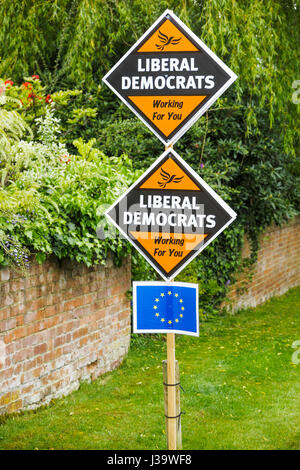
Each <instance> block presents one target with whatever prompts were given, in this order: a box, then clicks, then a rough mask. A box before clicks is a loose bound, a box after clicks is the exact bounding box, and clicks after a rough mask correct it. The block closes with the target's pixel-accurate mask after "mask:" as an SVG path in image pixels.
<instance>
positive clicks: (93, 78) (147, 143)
mask: <svg viewBox="0 0 300 470" xmlns="http://www.w3.org/2000/svg"><path fill="white" fill-rule="evenodd" d="M166 8H170V9H172V10H173V11H174V12H175V13H176V14H177V15H178V16H179V17H180V18H181V19H182V20H183V21H184V22H185V23H186V24H187V25H188V26H189V27H190V28H191V29H192V30H193V31H194V32H195V33H196V34H197V35H198V36H199V37H200V38H201V39H202V40H203V41H204V42H205V43H206V44H207V45H208V46H209V47H210V48H211V49H212V50H213V51H214V52H215V53H216V54H217V55H219V56H220V57H221V58H222V59H223V60H224V61H225V63H226V64H228V65H229V66H230V67H231V68H232V70H233V71H234V72H235V73H236V74H237V75H238V80H237V81H236V82H235V84H234V85H233V86H232V87H231V88H230V89H229V90H227V91H226V94H225V95H224V96H223V97H222V98H220V99H218V101H217V102H216V104H215V105H214V107H213V108H211V109H210V110H209V112H208V113H206V115H205V116H203V117H202V118H201V119H200V120H199V121H198V122H197V123H196V124H195V125H194V126H193V127H192V128H191V129H190V130H189V131H188V132H187V133H186V134H185V135H184V136H183V137H182V138H181V139H180V141H178V142H177V144H176V150H177V151H178V153H179V154H180V155H181V156H182V157H183V158H184V159H185V160H186V161H187V162H188V163H189V164H190V165H191V166H192V167H193V168H194V169H195V171H197V172H198V173H199V174H200V175H201V176H202V177H203V178H204V179H205V181H207V183H208V184H210V185H211V186H212V187H213V188H214V189H215V190H216V192H217V193H218V194H220V196H221V197H222V198H224V200H225V201H226V202H228V203H229V204H230V205H231V206H232V207H233V209H235V211H236V212H237V214H238V218H237V220H236V221H235V222H234V223H233V224H232V225H231V226H230V227H229V228H228V229H227V230H226V231H225V232H224V233H223V234H222V235H221V236H220V237H218V239H216V240H215V241H214V242H213V243H212V244H211V245H209V246H208V247H207V249H206V250H204V251H203V252H202V253H201V255H200V256H199V257H198V258H197V259H196V260H195V261H194V262H193V263H192V265H191V267H190V268H189V269H188V270H185V271H184V272H183V273H182V275H181V278H182V279H184V280H186V281H190V282H192V280H193V279H195V277H196V278H197V282H198V283H199V288H200V292H201V299H200V301H201V305H202V309H203V310H204V311H205V312H206V313H205V314H210V313H212V312H214V311H215V308H216V306H217V305H218V304H219V303H220V301H221V300H222V298H223V297H224V295H225V294H226V291H227V289H228V283H229V281H230V282H233V281H234V279H233V274H232V273H233V272H236V271H237V270H238V269H242V268H243V266H244V265H249V264H251V263H253V262H254V261H255V257H256V254H257V250H258V236H259V234H260V233H261V231H262V230H264V228H266V227H267V226H268V225H269V224H270V223H272V222H275V223H277V224H281V223H283V222H285V221H286V220H288V219H289V218H290V217H292V216H293V215H295V213H296V212H297V211H299V200H300V194H299V192H300V183H299V177H300V171H299V162H298V161H297V159H296V157H297V152H299V126H298V120H299V105H297V104H295V103H293V102H292V100H291V97H292V93H293V91H294V90H293V86H292V85H293V82H294V80H295V79H296V78H297V73H298V70H297V64H298V52H297V51H298V44H299V27H298V24H299V11H300V8H299V5H298V3H297V2H296V3H295V2H293V1H290V0H275V1H274V0H267V1H265V2H261V1H260V0H253V1H249V0H241V1H239V2H237V1H236V0H211V1H210V0H196V1H190V0H180V1H175V0H170V1H165V0H163V1H161V2H154V1H152V0H149V1H147V2H144V1H142V0H119V1H117V2H115V1H113V0H93V1H92V2H88V1H87V0H79V1H77V0H76V1H75V0H61V1H60V2H57V1H55V2H53V1H50V0H46V1H44V2H42V3H37V2H34V1H33V0H19V1H18V2H16V1H15V0H13V1H10V2H8V1H4V2H2V3H1V4H0V18H1V21H2V25H1V26H2V27H1V28H0V57H1V60H0V75H1V74H2V75H4V73H5V75H6V77H13V80H14V81H15V82H18V81H19V82H20V83H21V84H20V85H16V84H14V83H6V84H4V85H5V97H6V100H7V102H6V104H5V112H12V113H14V116H13V115H10V117H11V118H12V119H14V120H15V122H14V125H16V126H21V123H22V125H23V124H24V122H26V123H27V124H29V125H30V127H31V129H32V132H33V135H34V139H32V138H30V136H29V134H26V132H27V131H26V130H25V129H23V128H21V127H19V128H17V127H15V128H14V130H13V128H12V127H11V130H13V133H12V134H11V135H10V137H8V136H9V129H8V128H5V129H4V134H3V136H4V137H3V136H2V137H1V134H0V139H1V138H2V149H3V148H4V145H8V144H7V139H8V140H9V145H10V147H9V151H8V152H7V151H5V152H4V154H5V155H9V159H10V160H9V161H10V163H9V164H8V163H7V162H6V164H5V167H4V165H3V164H2V167H1V164H0V171H2V175H3V169H4V168H5V171H6V176H5V177H4V178H5V188H4V190H2V195H1V192H0V208H1V207H2V208H5V210H8V208H9V207H14V209H13V210H14V211H19V212H20V211H21V212H20V213H22V210H23V209H22V204H21V203H18V202H16V201H17V197H16V196H15V195H17V194H19V195H20V194H23V195H24V198H22V197H21V199H23V200H24V204H27V206H28V210H31V205H32V201H33V200H35V201H36V203H35V204H36V207H37V208H38V207H39V204H40V206H41V209H38V210H37V212H38V213H39V210H41V212H40V216H39V223H38V225H37V227H35V228H34V230H33V231H32V230H30V229H29V232H32V233H33V235H32V237H34V236H35V235H34V233H35V232H34V231H35V230H37V234H39V233H43V234H44V235H45V238H43V237H41V238H40V240H44V241H43V242H42V241H40V242H39V243H40V245H41V246H42V245H43V243H44V245H43V246H44V248H43V249H44V252H45V253H46V252H47V253H48V252H51V250H52V248H51V249H50V248H49V247H53V246H55V250H54V251H55V252H56V253H57V254H58V256H64V255H66V256H67V255H68V253H70V254H71V256H73V257H75V252H76V250H78V252H77V253H78V255H77V256H78V258H80V259H83V258H84V256H85V255H84V252H83V251H81V249H79V248H80V247H79V240H80V237H85V236H86V233H91V232H93V231H94V232H95V227H96V226H98V227H99V223H100V225H101V227H102V229H103V230H104V231H105V232H106V233H107V234H108V238H107V239H105V240H102V241H101V243H100V241H99V240H98V241H97V243H96V244H95V247H96V251H97V250H98V251H97V255H96V258H97V259H98V257H99V256H100V254H99V253H100V251H99V250H100V245H101V246H103V247H107V246H108V245H109V240H110V239H112V238H113V236H114V235H115V232H112V231H111V229H110V230H108V228H107V224H105V222H104V220H103V217H102V216H101V214H102V212H103V211H102V210H101V209H99V208H98V209H96V215H94V216H93V217H94V218H93V217H92V219H93V220H92V222H91V224H90V225H89V223H88V222H87V219H88V213H89V212H90V211H91V213H93V214H95V213H94V211H95V205H94V202H92V201H93V198H92V200H89V201H82V200H81V198H82V199H83V198H84V190H82V191H81V189H82V188H81V186H80V185H81V184H82V185H84V184H87V187H86V190H87V188H90V189H92V188H93V189H92V192H91V193H92V194H93V191H94V192H95V194H98V195H99V193H97V191H98V189H99V188H101V190H102V187H103V188H105V191H106V189H107V187H106V184H107V181H106V180H105V178H102V177H101V174H102V173H101V171H102V167H101V168H99V166H97V162H100V161H101V162H102V163H101V164H102V165H103V171H104V174H105V175H106V177H107V178H112V179H113V180H114V182H113V184H112V187H111V189H110V190H111V194H110V192H109V191H110V190H108V198H107V199H108V200H110V201H113V200H114V198H116V196H117V195H118V194H120V193H121V192H122V190H124V189H125V187H126V186H127V185H128V184H129V183H130V181H133V175H134V171H133V169H135V170H138V171H142V170H144V169H145V168H147V167H148V166H149V165H150V164H151V163H152V162H153V161H154V160H155V159H156V158H157V157H158V156H159V155H160V154H161V153H162V150H163V148H162V145H161V143H160V142H159V141H158V140H157V139H156V138H155V137H154V136H153V135H152V133H151V132H150V131H148V130H147V128H146V127H145V126H144V125H143V124H142V123H141V122H140V121H138V120H137V119H136V118H134V117H133V115H132V113H131V111H130V110H128V109H127V108H126V107H125V106H124V105H123V104H122V103H120V102H119V100H118V99H117V97H116V96H115V95H113V94H112V92H111V91H110V90H109V89H108V88H107V87H106V86H104V85H103V86H102V85H101V79H102V77H103V76H104V74H105V73H106V72H107V71H108V70H109V69H110V68H111V66H112V65H113V64H114V63H116V61H117V60H119V59H120V57H121V56H122V55H123V54H124V53H125V52H126V51H127V50H128V49H129V47H130V46H131V45H132V44H133V43H134V42H135V41H136V40H137V39H138V38H139V37H140V36H141V35H142V34H143V33H144V32H145V31H146V29H147V28H148V27H149V26H150V25H151V24H152V23H153V21H155V20H156V19H157V17H158V16H159V15H160V14H161V13H162V12H163V11H164V10H165V9H166ZM35 73H38V74H39V75H40V77H41V78H42V81H41V80H40V79H39V78H37V76H36V75H31V74H35ZM24 76H26V77H27V78H26V79H25V81H23V82H21V80H22V79H23V77H24ZM6 82H9V80H6ZM42 83H43V84H44V86H42ZM0 86H2V88H3V83H2V85H0ZM58 87H60V88H63V90H59V91H57V89H58ZM0 93H1V91H0ZM32 94H33V95H34V96H31V95H32ZM21 101H22V102H21ZM20 102H21V104H22V106H21V107H20ZM52 102H53V103H54V104H55V118H58V119H59V121H60V122H59V131H60V132H59V134H58V133H57V136H59V138H57V139H53V136H52V137H51V134H50V135H49V136H48V138H46V135H45V133H46V130H45V126H44V127H43V126H42V127H43V129H44V131H43V132H44V136H42V135H41V134H40V133H39V131H38V129H39V128H40V125H41V122H40V121H38V120H37V119H36V118H41V117H44V116H45V115H46V111H47V109H48V108H51V103H52ZM19 117H20V118H22V119H23V121H18V125H17V120H18V119H19ZM53 118H54V116H53ZM0 122H3V120H2V121H1V119H0ZM5 122H7V123H8V122H10V121H9V119H6V117H5ZM11 125H12V122H11ZM51 126H55V123H54V122H52V124H51V125H50V129H51ZM48 127H49V126H48ZM0 128H1V125H0ZM24 136H25V137H26V138H25V137H24ZM3 139H6V144H4V140H3ZM20 139H24V142H23V140H20ZM29 140H31V142H29ZM51 142H56V143H55V145H54V148H52V147H51ZM59 145H60V146H61V147H59ZM0 149H1V145H0ZM31 149H33V150H32V151H31ZM47 149H48V150H47ZM0 151H1V150H0ZM2 153H3V152H2ZM78 153H79V156H77V157H74V156H72V154H76V155H77V154H78ZM124 153H125V154H127V155H128V157H129V159H126V158H125V157H124V156H122V155H123V154H124ZM22 155H23V157H22ZM6 158H8V157H6ZM116 158H117V160H115V159H116ZM80 159H83V160H84V161H85V164H86V169H85V168H83V167H82V166H80V164H79V162H80ZM0 160H3V159H2V158H0ZM46 161H47V162H48V161H49V162H51V165H50V166H48V167H47V165H45V162H46ZM81 161H82V160H81ZM37 162H41V165H40V166H39V165H38V164H37ZM42 162H43V163H42ZM108 162H109V163H108ZM57 165H58V166H57ZM93 165H96V166H95V167H93ZM114 165H116V167H114ZM130 165H132V166H131V167H130ZM77 166H78V167H77ZM123 166H124V170H122V168H123ZM8 168H9V169H8ZM53 168H54V170H53V171H54V173H53V179H52V174H51V171H52V169H53ZM62 168H64V171H62ZM79 168H80V170H79ZM105 168H106V169H105ZM59 169H60V170H59ZM71 169H73V170H72V171H71ZM75 169H76V171H75ZM116 169H117V170H116ZM77 171H78V173H77ZM106 171H107V172H106ZM122 171H124V172H125V174H123V176H121V179H122V178H123V180H124V181H123V182H124V186H123V187H122V181H120V180H119V178H118V175H122ZM80 174H82V175H83V178H84V179H85V178H86V179H87V183H84V180H82V182H81V183H80V182H79V181H80ZM92 174H94V175H95V178H96V179H97V178H98V180H99V181H100V180H101V183H100V182H99V186H98V189H96V186H97V185H96V183H95V181H94V180H93V177H92ZM30 175H32V176H30ZM97 175H98V176H97ZM19 176H20V180H19V179H18V178H19ZM69 179H70V181H72V184H74V187H75V188H76V189H74V191H75V193H73V191H72V189H71V188H70V187H67V184H66V182H67V181H68V180H69ZM93 181H94V182H93ZM52 182H53V184H54V183H55V185H56V186H55V188H54V189H53V197H52V196H51V197H50V194H49V190H50V189H49V185H50V183H52ZM8 184H9V190H8V188H7V185H8ZM59 185H61V187H64V188H65V191H66V196H65V197H60V196H59V194H60V193H59V190H58V187H59ZM89 185H91V187H90V186H89ZM95 185H96V186H95ZM45 188H47V190H46V189H45ZM122 188H123V189H122ZM51 191H52V189H51ZM77 192H78V194H77ZM51 195H52V193H51ZM100 199H101V203H102V202H104V199H102V198H100ZM5 201H6V202H5ZM37 201H40V202H39V203H38V202H37ZM105 202H108V201H105ZM81 203H82V211H83V212H80V205H81ZM1 204H2V206H1ZM18 204H21V205H20V206H18ZM89 204H91V207H92V209H91V207H90V206H89ZM27 206H26V207H27ZM55 206H57V207H56V211H55V210H54V209H53V207H55ZM57 209H59V210H60V211H61V212H62V213H64V214H65V216H64V217H65V218H64V217H62V218H61V223H60V222H58V221H56V219H55V217H58V216H57ZM24 210H26V209H25V207H24ZM45 211H46V212H45ZM73 214H77V216H78V217H79V215H80V216H82V217H83V219H84V220H85V222H84V223H85V224H87V225H85V227H84V228H82V232H80V233H79V232H78V233H77V222H76V221H75V222H76V223H75V222H74V221H73V219H72V217H73ZM77 216H75V219H76V217H77ZM12 217H14V215H13V214H12ZM46 219H47V222H45V220H46ZM52 219H53V220H52ZM69 219H70V220H69ZM5 220H6V219H5ZM13 220H14V219H13ZM62 220H64V222H62ZM76 220H77V219H76ZM49 221H51V223H50V222H49ZM49 223H50V226H51V227H52V228H51V229H49V231H47V230H48V229H46V226H48V225H49ZM68 223H71V224H75V226H76V230H75V232H76V233H77V235H76V234H75V235H73V232H72V230H71V232H72V236H69V240H68V235H67V230H68ZM51 224H52V225H51ZM97 224H98V225H97ZM71 227H73V225H72V226H71ZM52 230H53V231H52ZM69 230H70V229H69ZM245 233H247V234H248V236H250V241H251V244H252V255H251V257H250V259H249V260H245V261H243V262H242V261H241V259H240V251H241V245H242V240H243V236H244V234H245ZM59 237H60V238H59ZM73 238H74V239H75V242H74V241H73ZM88 238H89V237H88ZM45 240H47V243H48V244H49V245H47V243H46V241H45ZM23 241H24V243H27V244H28V243H31V242H30V237H29V238H28V239H26V240H25V238H24V240H23ZM54 241H55V243H54ZM98 242H99V243H100V245H99V246H98ZM53 243H54V244H53ZM72 243H74V245H72ZM111 244H112V247H113V249H114V250H115V252H116V253H117V254H118V256H119V259H120V257H121V255H122V251H123V249H124V246H125V245H124V242H120V240H118V241H117V242H115V241H113V242H111ZM35 245H36V248H35V250H38V249H40V248H39V245H38V241H35ZM126 246H127V245H126ZM105 249H106V248H105ZM105 249H104V251H105ZM126 252H127V248H126V249H125V250H124V253H126ZM86 256H87V259H88V262H91V260H92V259H93V256H92V254H91V252H89V253H88V255H86ZM99 259H100V258H99ZM132 266H133V278H134V279H144V280H146V279H147V280H148V279H156V278H157V275H156V273H154V271H153V269H152V268H151V267H150V266H149V265H148V264H147V263H146V262H145V261H144V260H143V259H142V258H141V256H140V255H138V254H137V253H136V252H134V253H133V262H132Z"/></svg>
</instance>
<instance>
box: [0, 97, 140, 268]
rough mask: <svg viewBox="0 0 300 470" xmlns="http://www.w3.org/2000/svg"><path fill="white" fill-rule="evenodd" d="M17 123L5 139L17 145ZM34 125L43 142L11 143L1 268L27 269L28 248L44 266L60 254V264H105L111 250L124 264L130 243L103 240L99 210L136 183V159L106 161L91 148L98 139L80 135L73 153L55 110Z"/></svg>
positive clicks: (2, 199)
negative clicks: (63, 137)
mask: <svg viewBox="0 0 300 470" xmlns="http://www.w3.org/2000/svg"><path fill="white" fill-rule="evenodd" d="M9 113H14V111H9ZM19 119H20V120H21V121H20V122H23V120H22V118H21V117H19ZM17 123H18V121H17ZM13 124H14V123H13ZM13 124H11V125H10V126H9V127H8V126H6V128H7V129H8V131H7V134H8V135H9V136H12V137H11V138H14V140H15V141H17V139H18V138H20V137H21V136H22V135H21V134H20V133H19V134H18V132H17V131H16V130H15V129H17V130H18V126H17V125H13ZM35 126H36V135H37V139H38V140H33V141H25V140H19V141H18V142H17V143H16V144H14V145H11V152H10V153H11V155H12V158H11V159H10V160H9V161H8V160H7V159H6V160H7V161H6V162H5V164H6V168H8V170H7V172H6V174H7V175H8V176H7V180H6V186H5V188H2V190H0V263H1V264H4V265H5V264H11V263H14V264H15V265H16V266H17V267H24V266H25V267H26V266H27V265H28V254H29V250H30V252H31V253H35V255H36V259H37V260H38V261H39V262H43V261H44V260H45V258H46V256H47V255H49V254H51V253H54V254H55V255H56V256H57V257H58V258H59V259H62V258H71V259H75V260H77V261H78V262H84V263H86V264H87V265H88V266H90V265H92V264H97V263H105V259H106V255H107V250H108V248H109V249H110V250H111V251H112V252H113V253H114V254H115V258H116V260H117V261H118V262H120V260H121V258H122V257H123V256H124V255H125V254H126V253H128V250H129V247H128V245H127V244H124V242H123V241H122V240H121V239H120V238H119V237H115V238H114V239H108V238H107V239H105V240H101V239H99V238H98V237H97V227H98V225H99V223H100V221H101V218H102V219H103V216H102V210H101V209H102V208H103V207H105V206H106V207H107V205H110V204H111V203H112V202H113V201H114V200H115V199H116V198H117V197H118V196H119V195H120V194H121V193H122V192H124V190H125V189H126V188H127V187H128V185H129V184H131V183H132V182H133V180H134V179H136V177H137V175H136V172H135V171H134V170H133V169H132V162H131V160H130V159H128V157H126V156H125V155H122V156H120V157H107V156H106V155H105V154H104V153H103V152H101V151H100V150H98V149H96V148H93V144H94V142H95V141H94V140H92V141H89V142H84V141H83V139H82V138H80V139H77V141H74V148H77V149H78V154H77V155H71V154H69V153H68V151H67V149H66V147H65V145H64V144H63V143H61V142H60V141H59V136H60V132H61V129H60V122H59V119H58V118H56V117H55V115H54V109H53V107H52V106H48V107H47V109H46V111H45V115H44V116H42V117H40V118H37V119H36V120H35ZM13 130H15V131H14V132H13ZM7 139H9V138H8V137H7ZM5 142H6V141H5ZM5 148H6V147H5ZM6 150H7V148H6ZM11 167H12V168H13V170H14V171H10V168H11ZM25 247H27V248H25Z"/></svg>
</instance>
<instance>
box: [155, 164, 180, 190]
mask: <svg viewBox="0 0 300 470" xmlns="http://www.w3.org/2000/svg"><path fill="white" fill-rule="evenodd" d="M160 176H161V177H162V179H163V180H164V181H158V184H159V186H160V187H161V189H165V187H166V185H167V184H169V183H180V181H181V180H182V178H183V176H180V177H178V176H176V175H170V173H168V172H167V171H165V170H164V169H163V168H161V170H160Z"/></svg>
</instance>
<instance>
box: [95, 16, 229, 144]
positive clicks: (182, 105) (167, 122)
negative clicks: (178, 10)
mask: <svg viewBox="0 0 300 470" xmlns="http://www.w3.org/2000/svg"><path fill="white" fill-rule="evenodd" d="M236 78H237V77H236V75H235V74H234V73H233V72H232V70H230V69H229V68H228V67H227V66H226V65H225V64H224V63H223V62H222V61H221V60H220V59H219V58H218V57H217V56H216V55H215V54H214V53H213V52H212V51H211V50H210V49H209V48H208V47H207V46H206V45H205V44H204V43H203V42H202V41H201V40H200V39H199V38H198V37H197V36H195V34H194V33H193V32H192V31H191V30H190V29H189V28H188V27H187V26H186V25H185V24H184V23H182V21H181V20H180V19H179V18H178V17H177V16H176V15H175V14H174V13H173V12H172V11H170V10H166V11H165V12H164V13H163V14H162V15H161V16H160V18H158V20H157V21H156V22H155V23H154V24H153V25H152V26H151V27H150V28H149V29H148V31H146V33H145V34H144V35H143V36H142V37H141V38H140V39H139V40H138V41H137V42H136V43H135V44H134V45H133V46H132V47H131V49H130V50H129V51H128V52H127V53H126V54H125V55H124V56H123V57H122V58H121V59H120V60H119V62H118V63H117V64H116V65H115V66H114V67H113V68H112V69H111V70H110V71H109V72H108V73H107V74H106V75H105V77H104V78H103V81H104V82H105V83H106V84H107V85H108V86H109V87H110V88H111V89H112V90H113V91H114V92H115V93H116V94H117V95H118V96H119V98H120V99H121V100H122V101H123V102H124V103H126V105H127V106H128V107H129V108H130V109H131V110H132V111H133V112H134V113H135V114H136V115H137V116H138V117H139V118H140V119H141V120H142V121H143V122H144V123H145V124H146V125H147V126H148V127H149V128H150V129H151V130H152V132H154V134H155V135H156V136H157V137H158V138H159V139H160V140H161V141H162V142H163V143H164V144H165V145H167V146H168V145H170V144H173V143H174V142H176V140H178V139H179V138H180V137H181V136H182V135H183V134H184V132H186V131H187V130H188V129H189V127H190V126H191V125H192V124H193V123H194V122H195V121H196V120H197V119H198V118H199V117H200V116H201V115H202V114H203V113H204V112H205V111H206V110H207V109H208V108H209V107H210V106H211V105H212V104H213V103H214V102H215V101H216V99H217V98H218V97H219V96H220V95H221V94H222V93H224V91H225V90H226V89H227V88H228V87H229V86H230V85H231V84H232V83H233V82H234V80H235V79H236Z"/></svg>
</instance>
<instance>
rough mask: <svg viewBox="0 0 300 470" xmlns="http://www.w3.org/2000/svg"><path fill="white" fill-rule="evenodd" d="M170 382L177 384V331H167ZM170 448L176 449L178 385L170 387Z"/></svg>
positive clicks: (168, 375)
mask: <svg viewBox="0 0 300 470" xmlns="http://www.w3.org/2000/svg"><path fill="white" fill-rule="evenodd" d="M167 377H168V382H167V383H168V384H175V383H176V382H175V380H176V374H175V333H167ZM168 388H169V390H168V450H176V387H174V386H171V387H168Z"/></svg>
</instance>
